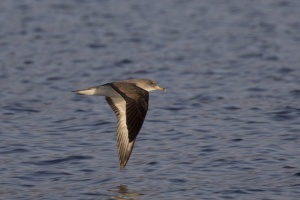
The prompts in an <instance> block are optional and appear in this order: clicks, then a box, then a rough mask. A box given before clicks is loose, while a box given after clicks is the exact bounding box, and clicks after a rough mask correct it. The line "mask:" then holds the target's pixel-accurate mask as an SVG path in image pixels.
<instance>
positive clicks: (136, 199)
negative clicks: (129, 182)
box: [108, 185, 143, 200]
mask: <svg viewBox="0 0 300 200" xmlns="http://www.w3.org/2000/svg"><path fill="white" fill-rule="evenodd" d="M108 191H110V192H112V193H113V196H112V199H117V200H140V199H141V196H142V195H143V194H142V193H139V192H138V191H133V190H129V189H128V188H127V186H126V185H119V186H117V187H116V189H112V190H108Z"/></svg>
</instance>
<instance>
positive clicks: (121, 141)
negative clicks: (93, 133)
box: [73, 78, 166, 169]
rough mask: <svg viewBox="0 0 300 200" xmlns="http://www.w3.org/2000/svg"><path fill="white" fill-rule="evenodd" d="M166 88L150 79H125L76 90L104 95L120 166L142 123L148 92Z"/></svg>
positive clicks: (130, 149)
mask: <svg viewBox="0 0 300 200" xmlns="http://www.w3.org/2000/svg"><path fill="white" fill-rule="evenodd" d="M153 90H161V91H166V89H165V88H162V87H160V86H158V84H157V83H156V82H155V81H152V80H150V79H146V78H141V79H128V80H122V81H116V82H110V83H106V84H104V85H98V86H93V87H88V88H85V89H81V90H75V91H73V92H76V93H77V94H81V95H91V96H105V100H106V101H107V103H108V105H109V106H110V107H111V109H112V110H113V112H114V113H115V115H116V118H117V127H116V134H117V148H118V158H119V166H120V169H123V168H125V166H126V164H127V162H128V160H129V157H130V155H131V152H132V149H133V146H134V143H135V140H136V137H137V135H138V134H139V132H140V130H141V128H142V125H143V123H144V120H145V117H146V114H147V111H148V101H149V92H150V91H153Z"/></svg>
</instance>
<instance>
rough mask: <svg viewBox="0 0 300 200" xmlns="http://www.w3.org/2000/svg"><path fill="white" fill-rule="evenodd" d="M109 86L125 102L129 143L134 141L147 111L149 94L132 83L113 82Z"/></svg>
mask: <svg viewBox="0 0 300 200" xmlns="http://www.w3.org/2000/svg"><path fill="white" fill-rule="evenodd" d="M110 86H111V87H112V88H113V89H114V90H116V91H117V92H118V93H119V94H120V95H121V96H122V97H123V98H124V99H125V101H126V124H127V128H128V132H129V133H128V139H129V142H132V141H134V140H135V138H136V136H137V135H138V133H139V131H140V130H141V128H142V125H143V123H144V120H145V117H146V114H147V111H148V101H149V92H147V91H146V90H144V89H142V88H140V87H137V86H136V85H134V84H132V83H126V82H115V83H110Z"/></svg>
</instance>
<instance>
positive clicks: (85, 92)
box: [72, 87, 96, 95]
mask: <svg viewBox="0 0 300 200" xmlns="http://www.w3.org/2000/svg"><path fill="white" fill-rule="evenodd" d="M72 92H76V93H77V94H81V95H94V94H95V92H96V88H95V87H90V88H86V89H83V90H75V91H72Z"/></svg>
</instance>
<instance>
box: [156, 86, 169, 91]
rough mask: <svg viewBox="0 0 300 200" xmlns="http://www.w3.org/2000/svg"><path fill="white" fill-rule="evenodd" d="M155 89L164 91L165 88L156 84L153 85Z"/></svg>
mask: <svg viewBox="0 0 300 200" xmlns="http://www.w3.org/2000/svg"><path fill="white" fill-rule="evenodd" d="M154 88H155V89H156V90H162V91H164V92H166V91H167V90H166V88H162V87H159V86H158V85H157V86H155V87H154Z"/></svg>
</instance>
